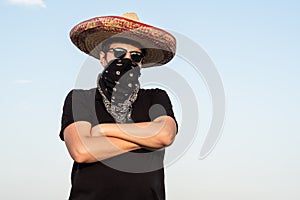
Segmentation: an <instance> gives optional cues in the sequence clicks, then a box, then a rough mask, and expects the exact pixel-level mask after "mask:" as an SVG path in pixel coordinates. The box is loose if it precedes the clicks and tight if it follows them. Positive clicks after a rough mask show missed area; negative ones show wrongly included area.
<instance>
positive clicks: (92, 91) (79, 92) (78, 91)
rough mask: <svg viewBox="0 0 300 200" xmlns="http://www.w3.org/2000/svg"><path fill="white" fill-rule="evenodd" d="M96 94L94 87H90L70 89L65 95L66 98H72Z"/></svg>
mask: <svg viewBox="0 0 300 200" xmlns="http://www.w3.org/2000/svg"><path fill="white" fill-rule="evenodd" d="M95 94H96V88H91V89H71V90H70V91H69V92H68V94H67V96H66V99H73V98H77V97H78V98H84V97H91V96H95Z"/></svg>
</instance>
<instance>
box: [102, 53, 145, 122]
mask: <svg viewBox="0 0 300 200" xmlns="http://www.w3.org/2000/svg"><path fill="white" fill-rule="evenodd" d="M140 75H141V73H140V67H139V66H138V65H137V64H136V63H134V62H132V61H131V60H130V59H128V58H124V59H115V60H113V61H111V62H110V63H109V64H108V65H107V67H105V68H104V70H103V72H102V73H100V74H99V75H98V83H97V85H98V90H99V92H100V94H101V95H102V97H103V102H104V105H105V107H106V110H107V111H108V112H109V113H110V114H111V115H112V116H113V117H114V118H115V120H116V122H118V123H125V122H129V121H131V108H132V103H133V102H134V101H135V100H136V98H137V93H138V91H139V88H140V83H139V81H138V78H139V77H140Z"/></svg>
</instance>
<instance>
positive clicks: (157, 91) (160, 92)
mask: <svg viewBox="0 0 300 200" xmlns="http://www.w3.org/2000/svg"><path fill="white" fill-rule="evenodd" d="M139 92H140V95H166V94H167V92H166V91H165V90H163V89H160V88H151V89H142V88H141V89H140V91H139Z"/></svg>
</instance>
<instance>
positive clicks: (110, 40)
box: [100, 37, 146, 56]
mask: <svg viewBox="0 0 300 200" xmlns="http://www.w3.org/2000/svg"><path fill="white" fill-rule="evenodd" d="M117 42H120V43H125V44H130V45H133V46H135V47H137V48H139V49H140V50H141V51H142V53H143V54H144V56H146V49H145V48H144V47H143V46H142V45H141V44H140V43H139V42H137V41H134V40H131V39H127V38H122V37H112V38H108V39H106V40H104V41H103V42H102V44H101V47H100V50H101V51H103V52H104V53H105V54H106V52H108V50H109V47H110V45H111V44H112V43H117Z"/></svg>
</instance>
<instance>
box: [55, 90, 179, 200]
mask: <svg viewBox="0 0 300 200" xmlns="http://www.w3.org/2000/svg"><path fill="white" fill-rule="evenodd" d="M162 115H168V116H171V117H172V118H174V120H175V122H176V119H175V117H174V113H173V110H172V104H171V102H170V99H169V97H168V95H167V93H166V92H165V91H164V90H161V89H140V90H139V93H138V97H137V99H136V101H135V102H134V103H133V105H132V114H131V117H132V120H133V121H134V122H149V121H153V120H154V119H155V118H157V117H159V116H162ZM75 121H88V122H90V123H91V124H92V126H94V125H97V124H101V123H115V121H114V119H113V117H112V116H111V115H110V114H109V113H108V112H107V111H106V109H105V106H104V104H103V101H102V96H101V95H100V93H99V92H98V90H97V89H96V88H93V89H90V90H79V89H74V90H72V91H70V92H69V94H68V95H67V97H66V99H65V102H64V107H63V115H62V121H61V130H60V138H61V139H62V140H64V137H63V131H64V129H65V128H66V127H67V126H68V125H70V124H71V123H73V122H75ZM176 126H177V127H178V125H177V122H176ZM177 130H178V129H177ZM164 153H165V151H164V150H157V151H151V150H149V149H144V148H141V149H138V150H134V151H130V152H127V153H124V154H121V155H118V156H114V157H112V158H108V159H105V160H103V161H101V162H95V163H77V162H74V164H73V168H72V174H71V182H72V188H71V194H70V197H69V199H70V200H106V199H107V200H122V199H124V200H128V199H130V200H164V199H165V186H164V166H163V159H164Z"/></svg>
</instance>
